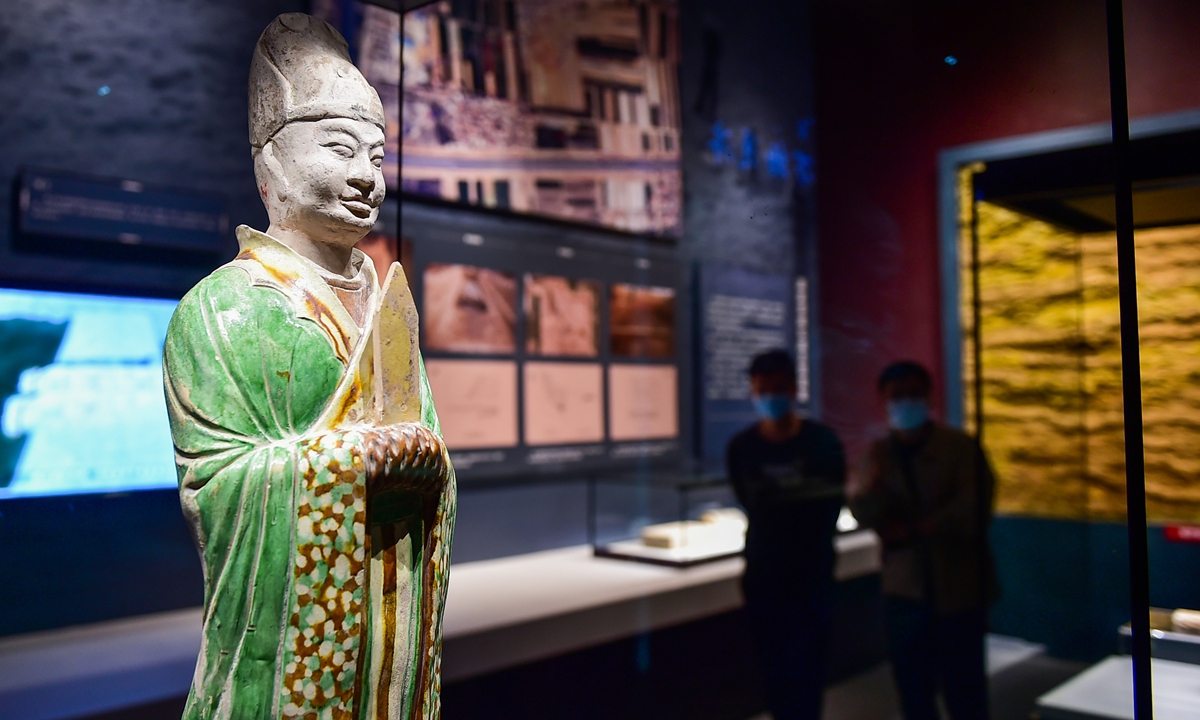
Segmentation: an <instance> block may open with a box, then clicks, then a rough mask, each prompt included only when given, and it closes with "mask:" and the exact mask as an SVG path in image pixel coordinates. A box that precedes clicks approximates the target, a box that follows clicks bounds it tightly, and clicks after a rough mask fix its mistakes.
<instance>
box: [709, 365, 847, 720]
mask: <svg viewBox="0 0 1200 720" xmlns="http://www.w3.org/2000/svg"><path fill="white" fill-rule="evenodd" d="M750 388H751V391H752V393H753V400H754V406H755V410H756V411H757V412H758V415H759V417H760V420H759V421H758V422H757V423H755V424H754V425H752V426H750V427H749V428H747V429H746V430H743V431H742V432H741V433H739V434H738V435H736V436H735V437H734V438H733V439H732V440H731V441H730V443H729V448H728V450H727V452H726V462H727V464H728V470H729V479H730V481H731V482H732V483H733V488H734V491H735V492H736V493H737V497H738V501H739V502H740V503H741V504H742V507H744V508H745V509H746V514H747V516H748V517H749V520H750V524H749V528H748V529H747V531H746V551H745V555H746V574H745V577H743V579H742V591H743V594H744V596H745V600H746V616H747V619H748V621H749V624H750V629H751V632H752V633H753V640H754V643H755V646H756V648H757V650H758V653H759V658H760V660H761V663H762V670H763V674H764V680H765V684H766V690H767V696H768V700H769V702H770V704H771V711H772V713H773V714H774V716H775V720H798V719H804V720H810V719H813V720H815V719H816V718H819V717H820V716H821V705H822V700H823V690H824V686H825V661H826V654H827V646H828V639H829V630H828V629H829V622H830V618H831V615H832V596H833V565H834V549H833V536H834V533H835V532H836V530H837V518H838V513H839V512H840V510H841V508H842V504H843V500H844V486H845V481H846V458H845V453H844V452H843V451H842V444H841V441H839V440H838V438H837V435H835V434H834V432H833V430H831V429H830V428H828V427H827V426H825V425H822V424H821V423H818V422H815V421H812V420H804V419H801V418H800V417H799V416H798V415H797V414H796V412H795V407H794V405H795V402H794V398H795V397H796V365H795V363H794V362H793V361H792V358H791V356H790V355H788V354H787V353H786V352H784V351H782V350H772V351H771V352H768V353H764V354H762V355H759V356H758V357H756V358H755V359H754V362H753V363H752V364H751V366H750Z"/></svg>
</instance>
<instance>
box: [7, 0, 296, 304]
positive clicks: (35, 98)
mask: <svg viewBox="0 0 1200 720" xmlns="http://www.w3.org/2000/svg"><path fill="white" fill-rule="evenodd" d="M308 4H309V3H308V2H307V0H249V1H246V2H242V1H239V0H215V1H214V2H194V1H193V0H128V1H124V2H119V1H117V0H82V1H79V0H40V1H39V2H25V3H6V4H5V9H4V12H3V13H0V75H2V76H3V77H4V83H2V84H0V108H3V109H4V110H3V112H0V182H3V183H4V188H5V192H6V193H7V191H8V188H9V187H10V186H11V183H12V180H13V178H14V177H15V175H16V171H17V168H18V167H19V166H21V165H34V166H39V167H44V168H50V169H57V170H67V171H73V172H80V173H89V174H95V175H105V176H110V177H119V178H123V179H130V180H137V181H141V182H146V183H158V184H167V185H175V186H182V187H186V188H190V189H195V190H204V191H209V192H215V193H220V194H222V195H225V196H226V198H227V200H228V203H229V205H228V207H229V211H230V220H231V228H232V227H235V226H237V225H238V224H241V223H246V224H250V225H255V226H262V225H264V224H265V222H266V212H265V211H264V210H263V207H262V203H261V202H260V201H259V199H258V194H257V193H256V192H255V188H254V174H253V167H252V165H251V162H250V144H249V139H248V135H247V129H246V113H247V109H246V77H247V73H248V68H249V67H250V55H251V51H252V50H253V49H254V43H255V41H256V40H257V39H258V35H259V33H260V32H262V28H264V27H266V25H267V23H269V22H270V21H271V19H272V18H274V17H275V16H276V15H278V14H279V13H282V12H292V11H296V10H306V9H307V7H308ZM11 212H12V208H11V206H10V204H9V203H3V204H2V205H0V242H3V243H8V242H9V234H10V233H11V230H12V219H11V217H10V215H11ZM232 235H233V234H232V230H231V231H230V248H231V249H232V248H233V247H234V245H233V240H232ZM114 281H115V280H114Z"/></svg>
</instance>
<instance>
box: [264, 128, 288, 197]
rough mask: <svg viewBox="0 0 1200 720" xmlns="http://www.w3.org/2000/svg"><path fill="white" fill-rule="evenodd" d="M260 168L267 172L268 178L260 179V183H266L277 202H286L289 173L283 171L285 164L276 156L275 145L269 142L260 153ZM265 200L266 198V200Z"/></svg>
mask: <svg viewBox="0 0 1200 720" xmlns="http://www.w3.org/2000/svg"><path fill="white" fill-rule="evenodd" d="M256 165H257V166H258V167H260V168H261V169H262V171H263V172H265V174H266V177H265V178H264V177H259V179H258V181H259V183H262V182H263V181H264V180H265V181H266V185H267V187H268V188H269V189H270V191H271V192H273V193H274V195H275V200H276V201H277V202H284V201H286V200H287V197H288V180H287V173H285V172H284V171H283V163H281V162H280V161H279V158H278V157H276V156H275V143H274V142H268V143H267V144H266V145H264V146H263V148H262V150H260V151H259V152H258V162H257V163H256ZM264 199H265V198H264Z"/></svg>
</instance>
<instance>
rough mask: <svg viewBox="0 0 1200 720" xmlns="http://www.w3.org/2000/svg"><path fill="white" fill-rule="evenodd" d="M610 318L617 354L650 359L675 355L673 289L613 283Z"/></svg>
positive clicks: (670, 357) (660, 358)
mask: <svg viewBox="0 0 1200 720" xmlns="http://www.w3.org/2000/svg"><path fill="white" fill-rule="evenodd" d="M608 318H609V323H610V326H611V327H610V330H609V335H610V337H611V338H612V354H613V355H614V356H616V357H622V358H645V359H650V360H670V359H672V358H674V357H675V291H674V290H673V289H671V288H664V287H648V286H643V285H625V284H621V283H617V284H614V285H613V286H612V290H611V293H610V295H609V313H608Z"/></svg>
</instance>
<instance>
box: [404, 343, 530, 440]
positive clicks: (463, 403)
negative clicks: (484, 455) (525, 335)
mask: <svg viewBox="0 0 1200 720" xmlns="http://www.w3.org/2000/svg"><path fill="white" fill-rule="evenodd" d="M425 372H426V373H427V374H428V376H429V388H430V390H432V391H433V396H434V397H435V398H436V399H437V401H436V403H435V404H436V406H437V412H438V420H439V421H440V422H441V425H442V435H443V437H444V438H445V440H446V447H447V448H449V449H450V450H473V449H477V448H505V447H513V446H514V445H516V444H517V364H516V363H515V362H512V361H509V360H433V359H430V360H427V361H426V362H425Z"/></svg>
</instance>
